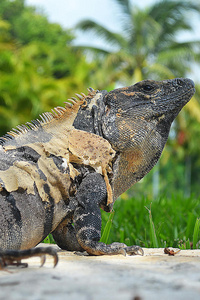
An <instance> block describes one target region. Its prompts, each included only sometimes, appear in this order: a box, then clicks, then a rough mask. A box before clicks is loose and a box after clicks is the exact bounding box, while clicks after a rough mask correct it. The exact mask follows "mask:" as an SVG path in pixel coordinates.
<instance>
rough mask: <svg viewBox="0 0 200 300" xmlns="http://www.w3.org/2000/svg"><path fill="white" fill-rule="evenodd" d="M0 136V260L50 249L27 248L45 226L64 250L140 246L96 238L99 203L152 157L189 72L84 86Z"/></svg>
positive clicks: (188, 84)
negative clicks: (113, 85)
mask: <svg viewBox="0 0 200 300" xmlns="http://www.w3.org/2000/svg"><path fill="white" fill-rule="evenodd" d="M88 91H89V93H88V95H87V96H86V95H85V94H81V95H79V94H76V96H77V98H78V99H76V98H74V97H72V99H68V101H67V102H65V107H56V108H54V109H53V110H52V112H51V113H48V112H47V113H43V114H42V115H41V116H40V119H37V120H34V121H32V122H30V123H29V122H28V123H26V125H20V126H17V129H12V130H11V131H10V132H8V133H7V134H6V135H5V136H3V137H2V138H1V139H0V144H1V146H0V221H1V227H0V267H2V268H4V267H5V266H6V265H9V264H13V263H16V264H17V265H18V264H20V260H21V259H22V258H24V257H29V256H31V255H40V256H41V257H42V261H43V258H44V255H45V254H50V255H53V256H54V259H55V264H56V263H57V254H56V253H55V251H54V250H50V249H49V248H47V250H46V252H45V250H43V249H42V250H41V251H40V249H39V250H38V248H36V249H37V250H36V249H29V248H31V247H34V246H36V245H37V244H38V243H39V242H40V241H41V240H42V239H43V238H44V237H46V236H47V235H48V234H49V233H50V232H51V233H52V234H53V237H54V239H55V241H56V243H57V244H58V245H59V246H60V247H61V248H62V249H66V250H69V251H84V250H86V251H87V252H88V253H89V254H91V255H103V254H108V255H112V254H126V253H127V254H130V255H132V254H137V253H138V252H140V253H141V254H142V253H143V251H142V249H141V248H140V247H138V246H130V247H127V246H126V245H125V244H122V243H113V244H110V245H105V244H104V243H100V242H99V240H100V237H101V214H100V210H99V207H101V208H102V209H104V210H105V211H111V210H112V206H113V203H114V201H115V200H116V199H117V197H118V196H119V195H120V194H122V193H123V192H124V191H126V190H127V189H128V188H129V187H131V186H132V185H133V184H134V183H136V182H137V181H138V180H140V179H141V178H143V177H144V176H145V174H147V173H148V172H149V171H150V170H151V169H152V167H153V166H154V165H155V164H156V162H157V160H158V159H159V157H160V155H161V152H162V150H163V147H164V145H165V143H166V141H167V137H168V133H169V129H170V126H171V123H172V121H173V120H174V118H175V117H176V116H177V114H178V113H179V111H180V110H181V109H182V107H183V106H184V105H185V104H186V103H187V102H188V101H189V100H190V98H191V97H192V95H193V94H194V84H193V82H192V81H191V80H189V79H180V78H177V79H173V80H164V81H153V80H145V81H142V82H139V83H137V84H135V85H133V86H130V87H125V88H120V89H116V90H113V91H111V92H109V93H108V92H107V91H95V90H93V89H91V88H90V89H89V90H88Z"/></svg>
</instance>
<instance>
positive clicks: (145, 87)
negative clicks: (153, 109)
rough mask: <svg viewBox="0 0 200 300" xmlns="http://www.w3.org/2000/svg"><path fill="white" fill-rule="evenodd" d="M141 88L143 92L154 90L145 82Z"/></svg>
mask: <svg viewBox="0 0 200 300" xmlns="http://www.w3.org/2000/svg"><path fill="white" fill-rule="evenodd" d="M142 89H143V91H144V92H152V91H153V90H154V86H152V85H149V84H145V85H143V87H142Z"/></svg>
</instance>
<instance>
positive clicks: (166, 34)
mask: <svg viewBox="0 0 200 300" xmlns="http://www.w3.org/2000/svg"><path fill="white" fill-rule="evenodd" d="M115 2H116V4H118V5H119V7H120V8H121V27H122V31H121V32H119V33H114V32H111V31H110V30H108V29H107V28H105V27H104V26H102V25H100V24H97V23H95V22H94V21H91V20H84V21H81V22H80V23H78V24H77V28H78V29H81V30H83V31H92V32H93V33H95V34H96V35H97V36H98V37H101V38H103V39H104V40H105V41H106V42H107V43H108V44H110V45H112V46H113V51H105V50H104V49H96V48H94V47H86V48H87V50H90V51H92V52H93V53H101V54H103V56H104V63H106V65H107V66H108V67H109V66H112V70H114V74H115V76H114V79H115V80H116V79H120V81H122V82H123V83H126V84H133V83H134V82H136V81H140V80H142V79H145V78H152V79H157V78H159V79H162V78H173V77H178V76H184V75H185V74H186V73H187V72H188V71H189V70H190V68H191V61H194V60H195V56H196V52H195V46H196V45H197V44H198V45H199V43H198V42H195V41H189V42H179V41H178V40H177V35H178V34H179V33H181V32H183V30H188V31H192V27H191V24H190V20H189V18H186V17H185V16H186V13H187V14H188V13H193V12H196V13H199V12H200V6H199V5H198V4H195V3H194V1H193V2H190V1H173V0H162V1H160V2H156V3H155V4H154V5H152V6H150V7H148V8H143V9H139V8H137V7H134V6H131V4H130V1H129V0H115ZM108 76H109V75H108ZM110 76H111V78H112V79H113V72H111V74H110Z"/></svg>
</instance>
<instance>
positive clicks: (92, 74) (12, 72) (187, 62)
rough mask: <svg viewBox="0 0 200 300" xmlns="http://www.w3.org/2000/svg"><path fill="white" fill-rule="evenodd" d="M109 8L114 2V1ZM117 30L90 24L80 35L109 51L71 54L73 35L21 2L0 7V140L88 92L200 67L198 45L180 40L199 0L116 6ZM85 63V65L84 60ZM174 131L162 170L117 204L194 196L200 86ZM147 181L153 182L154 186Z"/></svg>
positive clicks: (199, 178)
mask: <svg viewBox="0 0 200 300" xmlns="http://www.w3.org/2000/svg"><path fill="white" fill-rule="evenodd" d="M113 1H114V0H113ZM114 2H116V5H118V6H119V8H120V11H121V15H120V16H119V22H121V25H122V31H121V32H119V33H116V32H111V31H109V30H108V29H107V28H105V27H104V26H102V25H99V24H96V23H95V22H93V21H91V20H86V21H82V22H81V23H79V24H78V26H77V27H78V28H79V29H80V28H82V30H84V31H93V33H95V34H97V35H98V36H100V37H101V38H102V39H104V40H105V41H106V43H107V44H109V45H110V46H111V48H110V49H111V50H110V51H108V50H105V49H95V48H94V47H81V46H80V47H77V46H76V47H74V46H73V41H74V38H75V30H74V29H67V30H66V29H63V28H62V27H61V26H60V25H58V24H53V23H50V22H49V21H48V18H47V17H46V16H45V15H44V14H43V13H42V12H39V11H38V10H37V9H36V8H34V7H30V6H26V5H25V1H24V0H12V1H11V0H1V2H0V79H1V80H0V134H1V135H3V134H4V133H6V132H7V131H9V130H10V129H11V128H12V127H15V126H16V125H18V124H20V123H25V122H26V121H30V120H31V119H35V118H37V117H38V115H39V114H40V113H42V112H44V111H49V110H51V108H53V107H54V106H58V105H62V103H63V102H64V101H66V99H67V97H71V96H73V95H74V94H75V93H76V92H77V93H80V92H86V89H87V87H89V86H92V87H93V88H96V89H107V90H110V89H113V88H115V87H116V85H128V84H133V83H135V81H138V80H142V79H145V78H150V79H164V78H172V77H176V76H179V77H180V76H182V77H186V76H188V74H192V69H193V66H194V64H199V61H200V60H199V59H200V50H199V49H200V43H199V41H184V40H181V41H180V40H179V39H177V36H178V35H179V36H180V34H181V32H183V31H184V30H187V32H191V33H192V26H191V22H190V21H191V18H189V17H188V14H189V15H190V16H191V17H192V16H193V14H196V15H199V14H200V7H199V5H198V1H195V0H194V1H193V2H191V1H186V0H184V1H179V0H177V1H175V0H174V1H171V0H163V1H156V2H155V3H154V4H153V5H151V6H149V7H147V8H146V7H145V8H141V9H139V8H136V7H135V6H132V5H131V4H130V1H128V0H126V1H125V0H115V1H114ZM88 58H89V59H88ZM196 90H197V91H196V95H195V97H194V98H193V99H192V100H191V101H190V102H189V103H188V104H187V105H186V107H185V108H184V110H183V111H182V112H181V113H180V115H179V116H178V118H177V119H176V121H175V122H174V124H173V127H172V130H171V133H170V137H169V141H168V143H167V146H166V147H165V150H164V152H163V155H162V157H161V160H160V162H159V165H158V166H157V167H156V168H157V169H156V168H154V169H153V170H152V171H151V172H150V173H149V174H148V175H147V176H146V177H145V178H144V179H143V180H142V181H141V182H140V183H138V184H136V185H135V186H134V187H133V188H131V189H130V191H129V192H128V193H126V194H124V195H122V198H127V197H131V196H132V195H134V196H138V194H144V195H146V196H148V197H154V196H155V182H156V181H155V174H156V172H157V173H158V177H157V178H158V179H159V182H157V183H156V184H157V185H158V187H157V192H159V193H161V194H163V193H164V194H165V195H167V196H170V195H171V194H172V193H177V192H178V193H182V195H185V196H189V195H190V194H191V193H193V194H196V195H199V194H200V192H199V182H200V155H199V136H200V87H199V82H197V83H196ZM152 182H153V183H154V184H153V185H152Z"/></svg>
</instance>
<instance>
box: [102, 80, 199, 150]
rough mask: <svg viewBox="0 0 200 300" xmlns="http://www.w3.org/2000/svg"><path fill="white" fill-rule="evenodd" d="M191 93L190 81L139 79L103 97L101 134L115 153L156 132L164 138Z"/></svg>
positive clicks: (192, 85)
mask: <svg viewBox="0 0 200 300" xmlns="http://www.w3.org/2000/svg"><path fill="white" fill-rule="evenodd" d="M193 94H194V83H193V82H192V81H191V80H190V79H179V78H177V79H172V80H164V81H154V80H143V81H141V82H138V83H136V84H135V85H132V86H129V87H125V88H120V89H116V90H113V91H111V92H109V93H108V94H107V95H106V96H105V97H104V103H105V113H104V116H103V118H102V131H103V135H104V137H105V138H106V139H108V140H109V141H110V142H111V144H112V145H113V147H114V148H115V150H129V149H131V148H132V146H134V147H135V144H138V143H139V144H140V143H141V139H144V138H145V137H147V136H149V135H152V134H153V132H154V133H155V132H158V133H159V134H160V135H161V136H162V138H163V139H164V140H166V139H167V137H168V133H169V129H170V126H171V123H172V121H173V120H174V119H175V117H176V116H177V115H178V113H179V112H180V110H181V109H182V108H183V106H184V105H185V104H186V103H187V102H188V101H189V100H190V99H191V97H192V96H193Z"/></svg>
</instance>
